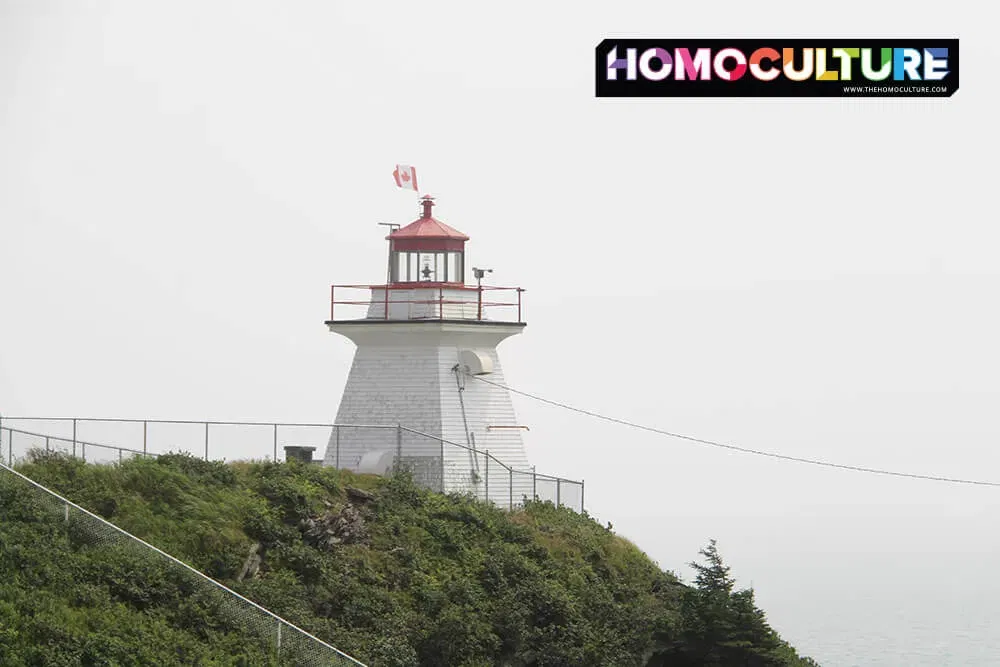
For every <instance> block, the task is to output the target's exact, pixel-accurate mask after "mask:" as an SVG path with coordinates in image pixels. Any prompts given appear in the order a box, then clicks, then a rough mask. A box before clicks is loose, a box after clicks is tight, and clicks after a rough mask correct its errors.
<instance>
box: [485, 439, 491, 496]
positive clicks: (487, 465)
mask: <svg viewBox="0 0 1000 667" xmlns="http://www.w3.org/2000/svg"><path fill="white" fill-rule="evenodd" d="M486 502H490V450H488V449H487V450H486Z"/></svg>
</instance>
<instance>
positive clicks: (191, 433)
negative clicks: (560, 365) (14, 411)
mask: <svg viewBox="0 0 1000 667" xmlns="http://www.w3.org/2000/svg"><path fill="white" fill-rule="evenodd" d="M22 425H23V426H22ZM286 447H294V448H298V449H299V450H302V449H305V450H306V451H310V452H315V453H314V454H313V456H314V460H318V461H323V462H325V463H326V464H327V465H333V466H335V467H337V468H344V469H347V470H352V471H355V472H374V473H375V474H385V473H386V472H389V471H392V470H398V469H405V470H408V471H409V472H410V473H411V474H412V475H413V478H414V480H415V481H416V482H417V483H418V484H420V485H421V486H424V487H425V488H428V489H431V490H434V491H437V492H441V493H449V492H453V491H457V492H460V493H471V494H472V495H473V496H475V497H477V498H479V499H480V500H484V501H489V502H492V503H494V504H496V505H497V506H499V507H506V508H508V509H514V508H516V507H519V506H522V505H523V504H524V502H525V501H526V500H540V501H549V502H552V503H553V504H555V505H557V506H560V507H563V506H564V507H570V508H572V509H574V510H576V511H578V512H582V511H583V510H584V507H585V505H584V483H583V481H577V480H571V479H566V478H564V477H558V476H554V475H547V474H542V473H539V472H537V471H535V470H533V469H532V470H521V469H517V468H514V467H512V466H510V465H508V464H506V463H504V462H503V460H502V458H500V457H498V456H497V455H496V454H495V453H490V452H489V450H484V449H477V448H476V447H474V446H468V445H462V444H459V443H456V442H452V441H450V440H444V439H442V438H439V437H437V436H434V435H430V434H427V433H423V432H420V431H416V430H414V429H411V428H407V427H405V426H402V425H398V424H397V425H366V424H318V423H317V424H310V423H302V424H287V423H286V424H282V423H273V422H272V423H268V422H208V421H183V420H154V419H91V418H79V417H78V418H59V419H50V418H38V417H4V416H0V461H3V462H6V464H7V465H8V466H13V465H14V463H15V462H17V461H18V460H19V459H20V458H23V457H24V456H26V455H27V452H28V451H29V450H30V449H44V450H47V451H59V452H63V453H65V454H69V455H71V456H76V457H80V458H82V459H83V460H85V461H89V462H93V463H114V462H120V461H123V460H125V459H128V458H131V457H133V456H157V455H159V454H166V453H170V452H175V453H187V454H191V455H193V456H198V457H200V458H204V459H205V460H222V461H225V460H272V461H278V460H279V458H281V457H283V456H284V452H285V448H286ZM371 452H384V453H385V460H383V461H381V463H380V462H379V461H371V460H368V461H366V460H365V457H366V456H369V457H370V453H371Z"/></svg>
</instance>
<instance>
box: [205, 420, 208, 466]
mask: <svg viewBox="0 0 1000 667" xmlns="http://www.w3.org/2000/svg"><path fill="white" fill-rule="evenodd" d="M205 460H206V461H207V460H208V422H205Z"/></svg>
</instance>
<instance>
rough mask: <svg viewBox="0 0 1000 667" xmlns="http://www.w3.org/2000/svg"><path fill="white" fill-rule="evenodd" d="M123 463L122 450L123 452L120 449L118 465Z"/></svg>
mask: <svg viewBox="0 0 1000 667" xmlns="http://www.w3.org/2000/svg"><path fill="white" fill-rule="evenodd" d="M121 462H122V450H121V448H119V449H118V463H121Z"/></svg>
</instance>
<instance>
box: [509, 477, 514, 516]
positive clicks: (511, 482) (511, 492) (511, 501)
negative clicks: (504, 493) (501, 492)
mask: <svg viewBox="0 0 1000 667" xmlns="http://www.w3.org/2000/svg"><path fill="white" fill-rule="evenodd" d="M507 488H508V496H509V497H508V498H507V509H509V510H512V509H514V469H513V468H507Z"/></svg>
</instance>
